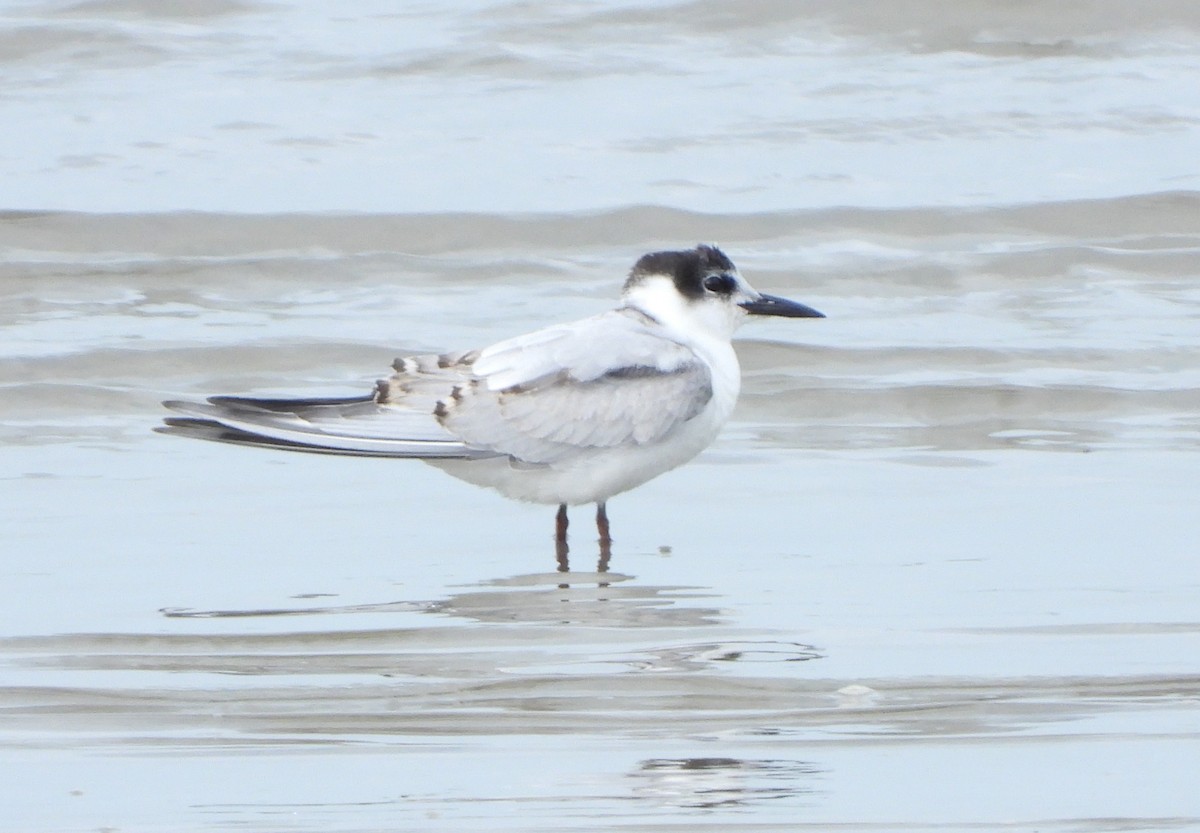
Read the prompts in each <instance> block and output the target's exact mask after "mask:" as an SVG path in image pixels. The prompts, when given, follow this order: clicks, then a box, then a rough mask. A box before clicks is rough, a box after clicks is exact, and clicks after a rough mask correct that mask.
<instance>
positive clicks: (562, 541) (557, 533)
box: [554, 503, 571, 573]
mask: <svg viewBox="0 0 1200 833" xmlns="http://www.w3.org/2000/svg"><path fill="white" fill-rule="evenodd" d="M569 552H570V550H569V549H568V548H567V505H566V504H565V503H560V504H559V505H558V514H557V515H556V516H555V518H554V554H555V557H556V558H557V560H558V571H559V572H560V573H568V572H570V571H571V565H570V564H569V563H568V560H567V554H568V553H569Z"/></svg>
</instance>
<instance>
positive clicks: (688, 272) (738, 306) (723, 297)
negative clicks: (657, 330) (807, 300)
mask: <svg viewBox="0 0 1200 833" xmlns="http://www.w3.org/2000/svg"><path fill="white" fill-rule="evenodd" d="M622 296H623V297H624V299H625V303H626V304H627V305H628V306H632V307H636V308H637V309H639V310H641V311H642V312H644V313H646V314H647V315H649V316H651V317H653V318H655V319H657V320H659V321H660V322H662V323H663V324H665V325H667V326H668V327H671V328H672V329H675V330H678V331H682V332H685V333H686V332H693V331H695V330H697V329H700V330H703V331H706V332H708V333H711V334H713V335H717V336H718V337H720V338H723V339H725V340H728V339H730V338H732V337H733V332H734V330H736V329H737V327H738V325H739V324H741V323H742V321H743V320H744V319H745V317H746V315H747V314H749V315H775V316H781V317H784V318H824V317H825V316H824V315H822V314H821V313H819V312H817V311H816V310H815V309H813V308H812V307H809V306H805V305H804V304H801V303H798V302H796V301H789V300H788V299H786V298H780V297H777V296H775V295H765V294H763V293H761V292H759V291H757V290H756V289H754V288H753V287H752V286H750V284H748V283H746V280H745V279H744V278H743V277H742V276H741V273H739V272H738V269H737V267H736V266H734V265H733V261H731V260H730V259H729V258H728V257H727V256H726V255H725V253H724V252H722V251H721V250H720V249H718V248H717V247H716V246H709V245H704V244H701V245H699V246H697V247H696V248H694V249H684V250H682V251H673V252H651V253H650V254H648V255H643V256H642V257H641V258H640V259H639V260H638V262H637V263H635V264H634V266H633V270H632V271H631V272H630V273H629V278H628V279H627V280H626V281H625V287H624V289H623V290H622Z"/></svg>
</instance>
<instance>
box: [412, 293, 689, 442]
mask: <svg viewBox="0 0 1200 833" xmlns="http://www.w3.org/2000/svg"><path fill="white" fill-rule="evenodd" d="M648 324H649V322H648V321H647V320H646V319H645V317H644V316H643V315H642V314H641V313H636V312H633V311H630V310H618V311H615V312H611V313H605V314H604V315H600V316H596V317H595V318H591V319H587V320H586V321H582V322H579V323H577V324H574V325H571V326H570V327H552V328H549V329H547V330H543V331H540V332H538V333H534V334H532V335H531V336H522V337H520V338H517V339H512V340H510V341H506V342H501V343H500V344H497V345H495V346H493V347H489V348H487V349H486V350H483V351H481V352H480V354H479V358H478V359H476V361H475V362H474V365H473V367H472V370H473V371H474V377H473V378H472V380H471V381H470V382H469V383H467V384H464V385H460V386H458V387H456V388H455V390H454V392H453V394H452V396H451V397H449V398H448V399H445V400H442V402H441V404H440V405H439V406H438V410H437V412H436V413H437V414H438V416H439V418H440V420H441V423H442V425H443V426H445V428H446V429H447V430H449V431H450V432H451V433H452V434H454V435H455V436H457V437H460V438H462V440H463V441H465V442H466V443H467V444H468V445H469V446H471V447H473V448H481V449H488V450H491V451H495V452H499V453H503V454H508V455H510V456H512V457H514V458H516V459H517V460H520V461H522V462H525V463H535V464H551V463H555V462H558V461H560V460H562V459H564V458H567V457H569V456H571V455H573V454H575V453H577V452H578V451H580V450H588V449H606V448H616V447H619V446H625V445H644V444H647V443H653V442H657V441H659V440H662V439H664V438H665V437H667V436H669V435H670V434H671V433H672V432H673V431H675V430H676V429H678V428H679V427H680V426H681V425H682V424H683V423H685V422H687V420H689V419H691V418H693V417H694V416H696V415H697V414H698V413H700V411H701V410H703V408H704V406H705V405H706V404H707V403H708V401H709V400H710V399H711V398H712V377H711V374H710V373H709V370H708V367H707V365H705V364H704V363H703V362H701V361H700V360H699V359H698V358H697V357H696V355H695V354H694V353H693V352H692V350H691V349H689V348H688V347H686V346H684V345H682V344H679V343H678V342H675V341H672V340H670V339H666V338H663V337H662V336H661V335H660V334H659V333H656V332H654V330H653V329H652V328H651V327H649V326H648Z"/></svg>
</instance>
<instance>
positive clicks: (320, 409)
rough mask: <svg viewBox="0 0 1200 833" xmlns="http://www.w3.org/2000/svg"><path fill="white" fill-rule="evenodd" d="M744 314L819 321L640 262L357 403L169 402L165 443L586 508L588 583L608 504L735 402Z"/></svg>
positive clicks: (665, 260)
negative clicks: (211, 444)
mask: <svg viewBox="0 0 1200 833" xmlns="http://www.w3.org/2000/svg"><path fill="white" fill-rule="evenodd" d="M748 315H763V316H781V317H785V318H823V317H824V316H823V315H822V314H821V313H820V312H817V311H816V310H815V309H813V308H812V307H809V306H806V305H804V304H801V303H798V302H796V301H790V300H787V299H786V298H780V297H777V296H774V295H766V294H764V293H761V292H758V291H756V290H755V289H753V288H752V287H751V286H750V285H749V284H748V283H747V282H746V280H745V279H744V278H743V277H742V276H741V274H740V273H739V271H738V269H737V267H735V266H734V264H733V262H732V261H731V260H730V259H729V258H728V257H726V255H725V254H724V253H723V252H722V251H721V250H720V249H718V248H717V247H715V246H711V245H699V246H697V247H695V248H694V249H686V250H682V251H662V252H652V253H650V254H647V255H644V256H643V257H641V258H640V259H639V260H638V261H637V263H636V264H635V265H634V267H633V269H632V271H631V272H630V273H629V277H628V279H627V280H626V281H625V285H624V288H623V290H622V292H621V303H620V305H619V306H618V307H617V308H616V309H612V310H609V311H607V312H603V313H600V314H599V315H594V316H592V317H590V318H584V319H582V320H580V321H575V322H572V323H569V324H556V325H553V326H550V327H546V328H545V329H541V330H537V331H535V332H532V333H528V334H526V335H520V336H516V337H515V338H510V339H506V340H504V341H500V342H498V343H496V344H493V345H491V346H490V347H484V348H483V349H478V350H468V351H465V352H459V353H443V354H441V355H420V356H408V357H405V358H400V359H396V361H395V363H394V364H393V370H394V371H395V372H394V373H393V374H392V375H391V376H389V377H387V378H385V379H381V380H380V381H379V382H378V383H377V384H376V385H375V389H374V391H372V392H371V393H369V394H366V395H363V396H354V397H348V398H323V399H277V398H251V397H241V396H214V397H210V398H209V399H208V400H207V401H206V402H186V401H167V402H164V403H163V404H164V405H165V406H166V407H167V408H169V409H171V410H172V411H175V412H178V413H181V414H183V415H184V416H183V417H169V418H167V419H166V420H165V423H166V424H165V425H164V426H161V427H160V428H159V430H160V431H163V432H164V433H171V434H183V435H187V436H193V437H199V438H202V439H209V440H217V441H221V442H228V443H237V444H243V445H253V446H263V447H268V448H277V449H286V450H289V451H307V452H317V453H325V454H343V455H361V456H374V457H403V458H416V459H419V460H423V461H425V462H427V463H430V464H432V465H434V466H437V467H438V468H440V469H442V470H443V471H445V472H446V473H448V474H450V475H453V476H454V477H457V478H460V479H462V480H465V481H467V482H469V483H473V484H476V485H480V486H487V487H490V488H492V489H495V490H496V491H498V492H500V493H501V494H503V495H505V496H507V497H509V498H513V499H516V500H521V501H530V502H534V503H543V504H551V505H554V504H557V505H558V513H557V515H556V518H555V544H556V550H557V553H558V560H559V568H560V569H563V570H565V569H567V568H566V563H567V507H568V506H575V505H581V504H590V503H594V504H596V528H597V531H598V532H599V535H600V550H601V564H602V565H603V566H602V569H605V568H606V565H607V561H608V555H609V553H610V548H611V543H612V538H611V536H610V531H609V522H608V514H607V510H606V503H607V501H608V500H609V498H611V497H613V496H614V495H618V494H621V493H622V492H625V491H628V490H630V489H633V488H634V487H636V486H640V485H642V484H643V483H645V482H647V481H648V480H650V479H652V478H654V477H657V476H658V475H660V474H663V473H664V472H667V471H670V470H671V469H674V468H676V467H677V466H680V465H682V464H683V463H686V462H687V461H688V460H691V459H692V458H693V457H695V456H696V455H697V454H699V453H700V452H701V451H702V450H704V449H705V448H707V447H708V446H709V444H711V443H712V442H713V440H714V439H716V437H717V434H718V433H719V432H720V430H721V428H722V426H723V425H724V424H725V422H726V421H727V420H728V419H729V415H730V414H731V413H732V411H733V406H734V404H735V403H736V402H737V398H738V392H739V390H740V388H741V370H740V368H739V366H738V360H737V355H736V354H735V353H734V350H733V345H732V343H731V342H732V339H733V334H734V331H735V330H736V329H737V328H738V326H739V325H740V324H741V323H742V322H743V321H744V319H745V318H746V317H747V316H748Z"/></svg>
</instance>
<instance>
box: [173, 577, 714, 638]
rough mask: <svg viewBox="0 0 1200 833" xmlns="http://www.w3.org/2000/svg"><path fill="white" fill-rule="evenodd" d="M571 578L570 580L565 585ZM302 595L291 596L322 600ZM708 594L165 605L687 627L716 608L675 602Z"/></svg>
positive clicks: (623, 582) (203, 615)
mask: <svg viewBox="0 0 1200 833" xmlns="http://www.w3.org/2000/svg"><path fill="white" fill-rule="evenodd" d="M564 579H569V580H564ZM329 595H331V594H319V593H318V594H312V593H310V594H305V595H304V596H303V597H297V598H317V597H328V596H329ZM712 595H714V594H712V593H711V591H707V590H705V589H703V588H696V587H684V586H664V587H653V586H646V585H638V584H634V583H632V577H631V576H627V575H622V574H620V573H599V572H598V573H569V574H566V575H565V576H564V574H561V573H531V574H527V575H519V576H512V577H510V578H505V579H494V580H491V581H486V582H481V583H479V584H478V585H473V586H472V588H471V589H468V590H464V591H462V592H459V593H452V594H450V595H449V596H447V597H446V598H445V599H438V600H431V601H406V600H397V601H387V602H375V603H368V604H352V605H331V604H323V605H298V606H291V607H279V608H250V609H240V610H238V609H227V610H193V609H189V608H174V607H169V608H163V609H162V611H161V612H162V614H163V615H164V616H166V617H168V618H172V619H237V618H261V617H286V616H330V615H343V614H404V613H433V614H441V615H445V616H453V617H459V618H464V619H469V620H472V621H475V622H505V623H509V624H519V623H528V624H536V623H547V622H549V623H554V624H558V625H564V624H577V625H598V626H603V627H615V628H664V627H666V628H689V627H695V626H701V625H713V624H716V623H717V622H718V621H719V613H720V611H719V610H717V609H716V608H711V607H691V606H685V605H682V604H680V603H681V602H684V601H686V600H690V599H696V598H706V597H709V596H712Z"/></svg>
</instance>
